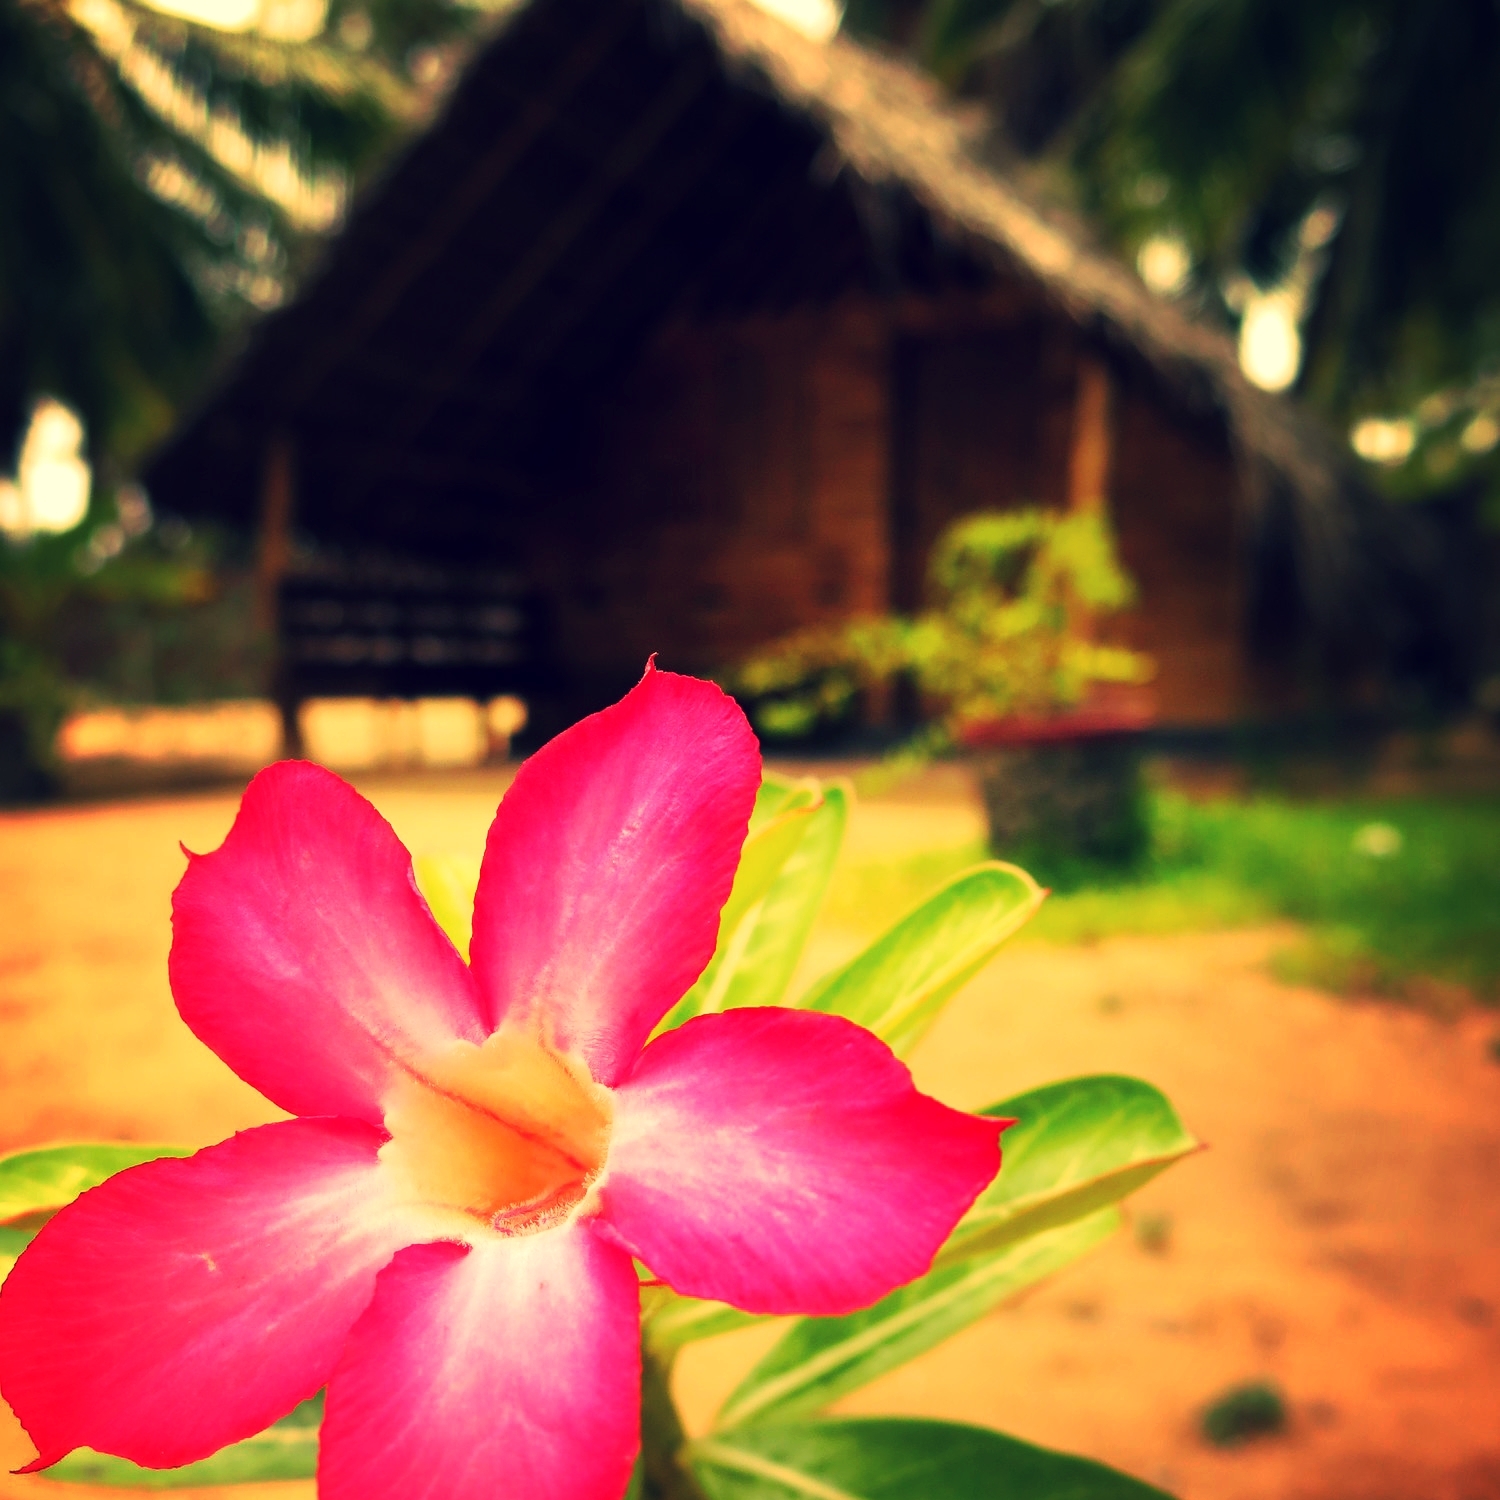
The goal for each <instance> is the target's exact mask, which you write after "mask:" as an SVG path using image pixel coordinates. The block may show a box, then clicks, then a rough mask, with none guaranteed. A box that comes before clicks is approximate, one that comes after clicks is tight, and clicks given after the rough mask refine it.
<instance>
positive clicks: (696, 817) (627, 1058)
mask: <svg viewBox="0 0 1500 1500" xmlns="http://www.w3.org/2000/svg"><path fill="white" fill-rule="evenodd" d="M759 785H760V751H759V747H758V746H757V744H756V740H755V736H754V734H753V733H752V732H751V729H750V725H749V724H748V723H747V722H746V720H745V716H744V714H743V713H741V712H740V709H739V707H738V705H737V704H736V703H735V702H734V701H733V700H732V699H730V698H727V697H726V696H725V695H724V694H723V693H722V692H720V691H719V689H718V688H716V687H715V686H714V685H713V684H712V683H711V682H701V681H699V680H698V679H697V678H693V677H680V676H678V675H676V674H675V673H672V672H658V671H656V670H655V668H654V667H650V666H648V667H647V670H646V675H645V676H644V677H643V678H642V679H641V681H640V683H639V684H637V686H636V687H635V688H633V689H632V690H631V691H630V692H629V693H628V694H627V695H626V696H625V697H624V698H623V699H621V701H620V702H619V703H617V704H615V705H614V707H612V708H607V709H605V710H604V712H603V713H598V714H594V715H593V716H592V717H591V718H588V719H584V720H583V721H582V723H579V724H575V725H574V726H573V727H572V728H571V729H569V730H567V731H566V732H565V733H563V734H560V735H559V736H558V737H557V738H556V739H555V740H553V741H551V743H549V744H547V745H545V746H544V747H543V748H542V749H541V750H539V751H538V752H537V753H536V754H535V755H534V756H532V757H531V759H530V760H528V761H527V762H526V764H525V765H524V766H522V767H521V772H520V775H518V776H517V777H516V780H515V783H514V784H513V785H512V786H511V788H510V790H509V791H508V792H507V793H506V794H505V800H504V801H503V802H501V804H500V811H499V812H498V813H497V814H496V815H495V822H494V826H493V827H492V828H491V829H490V836H489V842H488V845H487V846H486V848H485V852H484V865H483V868H482V870H481V872H480V877H479V893H478V895H477V897H476V898H475V903H474V941H473V949H472V953H473V964H474V975H475V978H476V979H477V980H478V982H479V986H480V989H481V991H482V993H483V994H484V996H485V999H486V1001H487V1002H488V1004H489V1006H490V1007H491V1010H490V1020H491V1023H492V1025H498V1024H499V1022H500V1021H501V1019H502V1018H505V1019H527V1020H537V1021H540V1022H541V1024H542V1026H543V1028H544V1030H546V1031H547V1032H549V1033H550V1041H551V1042H552V1044H553V1045H554V1046H557V1047H559V1048H561V1049H562V1050H564V1051H569V1052H575V1053H577V1054H579V1055H581V1056H582V1057H583V1059H584V1060H585V1061H586V1062H587V1063H588V1065H589V1068H590V1071H591V1072H592V1073H593V1076H594V1078H595V1080H596V1081H597V1082H599V1083H604V1084H611V1083H614V1082H616V1081H617V1080H618V1079H619V1078H622V1077H623V1076H624V1075H625V1074H626V1073H627V1072H628V1071H629V1069H630V1066H631V1064H632V1063H633V1062H634V1061H635V1058H636V1055H637V1054H638V1052H639V1051H640V1048H641V1047H642V1046H643V1045H644V1044H645V1041H646V1038H647V1037H648V1036H649V1035H650V1034H651V1028H652V1027H653V1026H655V1025H656V1023H657V1022H658V1021H659V1020H660V1019H661V1018H662V1016H664V1015H665V1014H666V1012H667V1010H668V1009H669V1008H670V1007H671V1006H672V1005H674V1004H675V1003H676V1002H677V1001H678V1000H679V999H680V998H681V997H682V995H683V994H684V993H686V991H687V989H688V988H689V986H690V985H691V984H692V983H693V981H694V980H695V979H696V978H697V977H698V975H699V974H700V973H702V971H703V968H704V965H705V964H707V962H708V960H709V958H710V957H711V956H712V954H713V950H714V942H715V939H716V938H717V936H718V929H719V909H720V907H722V906H723V905H724V902H725V900H726V898H727V897H728V895H729V887H730V885H731V883H732V882H733V880H734V871H735V866H736V865H737V864H738V863H739V857H740V846H741V845H742V844H743V843H744V840H745V828H746V825H747V824H748V822H749V819H750V809H751V807H752V806H753V805H754V802H755V792H756V788H757V787H758V786H759Z"/></svg>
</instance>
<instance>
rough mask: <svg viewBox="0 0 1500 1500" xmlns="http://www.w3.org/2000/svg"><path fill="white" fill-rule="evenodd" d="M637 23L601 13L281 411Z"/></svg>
mask: <svg viewBox="0 0 1500 1500" xmlns="http://www.w3.org/2000/svg"><path fill="white" fill-rule="evenodd" d="M638 19H639V17H638V15H637V12H636V10H635V8H634V7H633V6H630V5H625V4H617V5H611V6H609V7H608V8H607V10H606V12H605V14H604V16H603V17H602V18H601V19H600V20H599V21H598V22H597V23H596V24H595V25H594V26H593V27H591V28H590V29H589V31H588V32H586V33H585V34H584V36H583V37H582V38H581V39H580V40H579V41H578V43H577V44H576V45H575V46H574V48H573V50H572V52H571V53H570V54H569V56H568V59H567V61H566V63H565V65H564V66H563V67H562V68H560V69H559V70H558V72H557V73H556V74H555V75H554V76H553V78H552V79H551V80H550V82H549V83H548V84H547V86H546V87H545V88H543V89H541V90H540V91H538V92H537V93H536V94H535V95H534V96H532V97H531V98H530V100H529V101H528V103H527V106H526V109H525V111H524V112H523V113H522V115H521V118H520V119H519V120H518V121H517V122H516V124H515V126H514V127H513V128H512V129H511V130H510V131H509V132H508V133H506V134H505V135H502V136H501V137H500V139H499V140H498V141H496V142H495V144H494V145H493V146H491V147H490V149H489V150H488V151H486V152H485V153H484V155H483V156H481V157H480V158H479V160H478V161H477V162H475V163H474V165H473V167H472V168H471V169H470V170H469V172H468V173H467V174H466V175H465V176H464V178H463V179H462V181H460V183H459V184H458V187H457V188H456V189H455V190H454V191H453V192H452V193H451V194H450V195H449V196H448V198H447V201H446V202H444V203H443V204H442V205H441V206H440V207H439V208H438V210H437V212H436V213H434V214H433V216H432V218H431V219H429V220H428V223H427V227H426V228H425V229H424V230H423V232H422V233H421V234H419V235H416V236H414V237H413V238H412V239H411V240H410V241H408V242H407V244H406V245H405V246H404V247H403V249H402V251H401V253H400V254H399V255H397V256H395V257H394V258H393V259H392V261H391V262H390V264H389V265H388V266H387V267H386V268H385V270H384V272H383V273H382V274H381V276H380V277H379V279H378V280H377V281H376V283H375V286H374V288H373V289H372V290H371V292H370V293H369V295H368V296H367V297H365V299H364V300H363V301H362V302H360V303H359V304H358V306H357V307H356V308H355V310H354V313H353V315H352V316H351V317H350V318H349V319H348V320H347V321H346V322H345V323H344V325H343V327H342V328H340V329H338V330H337V331H336V332H335V333H334V334H333V335H332V336H331V337H330V338H328V339H326V340H324V341H323V342H322V344H321V345H320V346H318V347H315V348H314V350H313V351H312V353H311V354H310V356H309V357H308V358H307V360H306V361H304V363H303V365H302V367H301V369H300V370H297V371H295V372H294V373H293V375H292V378H291V379H290V380H289V381H288V382H287V386H286V390H285V404H286V406H288V407H290V406H293V405H295V404H297V403H299V402H302V401H305V400H306V399H307V398H308V396H310V395H311V394H312V393H313V391H314V390H316V389H317V387H318V386H319V385H321V384H322V382H323V381H324V380H326V379H327V378H328V376H329V375H330V374H332V373H333V370H334V368H335V367H336V366H337V365H338V363H339V361H340V360H342V359H343V358H344V357H345V356H346V355H348V354H349V353H351V352H352V351H353V350H354V349H355V348H356V347H357V346H358V345H359V343H360V342H361V341H362V340H364V339H366V338H368V337H369V336H370V334H372V333H373V332H374V331H375V329H376V328H378V327H379V326H380V324H381V323H382V322H383V321H384V320H385V319H386V317H387V316H389V314H390V313H391V312H392V311H393V310H394V309H395V307H396V304H397V303H398V302H399V301H400V300H401V298H402V297H403V296H404V295H405V293H406V292H407V291H408V290H409V289H410V287H411V285H412V283H413V282H415V281H416V279H417V278H418V277H419V276H420V275H421V274H422V273H423V272H424V271H426V270H428V269H429V268H430V267H431V266H432V265H433V264H434V263H435V262H436V261H437V260H438V258H439V257H440V256H441V255H442V253H443V251H444V249H446V248H447V246H448V244H449V242H450V241H451V240H452V239H453V237H454V235H456V234H457V233H458V231H459V230H460V229H462V228H463V226H464V225H465V224H466V223H467V222H468V220H469V219H470V217H471V216H472V215H473V214H474V213H475V212H476V211H477V210H478V209H479V207H480V206H481V205H482V204H483V203H484V202H485V200H486V199H488V198H489V196H490V195H491V194H492V193H493V192H494V191H495V189H496V188H497V187H498V186H499V185H500V183H501V182H502V181H503V180H504V179H505V178H506V176H508V175H509V173H510V172H511V171H512V170H513V169H514V168H515V167H516V166H517V165H518V164H519V163H520V161H521V159H522V158H523V157H524V156H525V155H526V153H527V152H528V151H529V150H530V149H531V148H532V147H533V146H534V145H535V144H536V142H537V141H538V139H539V138H540V137H541V135H542V133H543V131H545V130H546V129H547V128H548V126H549V125H551V124H552V122H553V121H554V120H555V119H556V118H557V117H558V116H559V114H560V113H561V112H562V109H563V106H564V105H565V104H566V103H567V102H568V99H569V97H570V96H571V95H572V94H574V93H575V92H576V91H577V89H578V88H579V86H580V85H582V84H583V83H584V82H585V80H586V79H587V78H588V77H589V75H590V74H591V73H592V72H593V71H594V69H595V68H596V67H598V66H599V65H600V64H601V63H602V62H603V61H604V60H605V58H606V57H607V56H608V54H609V52H610V49H611V48H612V47H614V45H615V43H616V42H618V41H619V39H620V37H621V36H622V35H623V34H624V32H625V31H626V30H627V29H628V27H629V26H630V24H631V23H633V22H635V21H636V20H638Z"/></svg>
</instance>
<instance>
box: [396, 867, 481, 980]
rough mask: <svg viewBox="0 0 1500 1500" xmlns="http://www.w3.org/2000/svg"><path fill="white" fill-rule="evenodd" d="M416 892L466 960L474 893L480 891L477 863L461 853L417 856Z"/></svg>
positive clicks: (415, 871) (467, 957)
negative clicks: (420, 895)
mask: <svg viewBox="0 0 1500 1500" xmlns="http://www.w3.org/2000/svg"><path fill="white" fill-rule="evenodd" d="M412 870H413V872H414V873H415V875H416V877H417V889H418V890H419V891H421V893H422V895H423V897H424V898H425V899H426V902H427V905H428V908H429V909H430V910H431V912H432V915H433V917H434V919H435V920H436V922H437V924H438V926H439V927H441V928H442V929H443V931H444V932H446V933H447V934H448V938H449V941H450V942H452V944H453V946H454V947H455V948H457V949H458V951H459V952H460V953H462V954H463V956H464V962H465V963H467V962H468V959H469V939H470V937H471V936H472V934H473V927H474V892H475V891H477V890H478V889H479V861H478V860H477V859H470V858H466V857H465V856H464V855H462V854H419V855H418V856H417V857H416V858H415V859H414V860H413V861H412Z"/></svg>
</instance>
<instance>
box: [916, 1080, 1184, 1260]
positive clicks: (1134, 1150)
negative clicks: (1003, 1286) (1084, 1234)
mask: <svg viewBox="0 0 1500 1500" xmlns="http://www.w3.org/2000/svg"><path fill="white" fill-rule="evenodd" d="M984 1113H985V1114H987V1115H991V1116H1009V1117H1012V1118H1014V1119H1015V1120H1016V1121H1018V1123H1017V1124H1016V1125H1014V1126H1012V1127H1011V1129H1010V1130H1008V1131H1006V1133H1005V1152H1004V1164H1003V1165H1002V1167H1001V1169H1000V1175H999V1176H998V1177H997V1178H996V1179H995V1180H994V1182H993V1183H991V1184H990V1186H989V1187H988V1188H986V1189H985V1191H984V1192H983V1193H981V1194H980V1196H979V1199H978V1201H977V1202H976V1203H975V1204H974V1206H973V1207H972V1208H971V1209H970V1210H969V1212H968V1213H967V1214H965V1215H964V1217H963V1219H962V1221H961V1222H960V1223H959V1226H958V1228H957V1229H956V1230H955V1231H954V1232H953V1235H952V1237H951V1238H950V1239H949V1241H948V1243H947V1245H945V1246H944V1247H943V1250H942V1251H941V1253H940V1254H939V1256H938V1261H937V1263H938V1265H939V1266H942V1265H946V1264H950V1263H952V1262H953V1261H955V1260H961V1259H963V1258H964V1257H966V1256H970V1255H976V1254H982V1253H985V1252H987V1251H991V1250H996V1249H999V1248H1000V1247H1001V1246H1003V1245H1008V1244H1012V1243H1014V1242H1015V1241H1017V1240H1020V1239H1024V1238H1025V1237H1026V1236H1027V1235H1032V1234H1036V1233H1038V1232H1039V1231H1041V1230H1045V1229H1050V1228H1052V1227H1053V1226H1055V1225H1058V1224H1066V1223H1069V1222H1071V1221H1072V1220H1074V1219H1077V1218H1079V1217H1081V1216H1082V1215H1084V1214H1088V1213H1092V1212H1093V1211H1094V1210H1096V1209H1099V1208H1103V1207H1104V1206H1105V1205H1106V1204H1110V1203H1117V1202H1118V1201H1119V1200H1120V1199H1121V1198H1123V1197H1125V1196H1126V1194H1128V1193H1133V1192H1135V1190H1136V1189H1137V1188H1139V1187H1142V1186H1144V1185H1145V1184H1146V1183H1148V1182H1149V1181H1150V1180H1151V1179H1152V1178H1153V1177H1155V1176H1157V1175H1158V1174H1159V1173H1161V1172H1164V1171H1165V1170H1166V1169H1167V1168H1168V1167H1169V1166H1171V1165H1172V1163H1173V1162H1175V1161H1180V1160H1181V1159H1182V1158H1183V1157H1184V1156H1187V1155H1190V1154H1191V1153H1192V1152H1194V1151H1196V1150H1198V1149H1199V1143H1198V1142H1197V1141H1196V1140H1194V1138H1193V1137H1192V1136H1191V1135H1189V1134H1188V1132H1187V1130H1186V1129H1184V1127H1183V1124H1182V1121H1181V1120H1179V1119H1178V1117H1177V1112H1176V1111H1175V1110H1174V1109H1173V1108H1172V1106H1171V1105H1170V1104H1169V1103H1168V1102H1167V1100H1166V1098H1165V1096H1164V1095H1163V1094H1162V1093H1161V1091H1160V1090H1159V1089H1154V1088H1152V1087H1151V1085H1150V1084H1149V1083H1143V1082H1141V1080H1140V1079H1138V1078H1124V1077H1120V1076H1119V1075H1116V1074H1098V1075H1094V1076H1091V1077H1087V1078H1070V1079H1066V1080H1064V1081H1063V1082H1062V1083H1050V1084H1048V1085H1046V1086H1045V1087H1044V1088H1039V1089H1032V1090H1030V1091H1029V1092H1027V1093H1024V1094H1017V1095H1015V1097H1013V1098H1010V1099H1004V1100H1002V1101H1001V1102H1000V1103H999V1104H992V1105H991V1106H990V1107H989V1108H988V1109H986V1110H985V1111H984Z"/></svg>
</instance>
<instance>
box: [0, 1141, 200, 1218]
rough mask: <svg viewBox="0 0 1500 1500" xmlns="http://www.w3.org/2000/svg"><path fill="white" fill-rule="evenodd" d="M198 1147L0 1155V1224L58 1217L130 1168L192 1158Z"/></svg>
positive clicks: (47, 1149)
mask: <svg viewBox="0 0 1500 1500" xmlns="http://www.w3.org/2000/svg"><path fill="white" fill-rule="evenodd" d="M195 1149H196V1148H195V1147H193V1146H162V1145H152V1146H140V1145H133V1144H124V1143H117V1142H108V1143H90V1142H84V1143H80V1144H78V1145H73V1146H43V1147H42V1148H41V1149H39V1150H35V1151H18V1152H16V1153H15V1154H14V1155H13V1156H5V1157H0V1223H4V1222H5V1221H7V1220H10V1219H19V1218H22V1217H24V1216H26V1215H28V1214H40V1213H55V1212H56V1211H57V1210H58V1209H60V1208H64V1207H66V1206H67V1205H68V1204H69V1203H71V1202H72V1201H73V1200H74V1199H75V1198H76V1197H77V1196H78V1195H79V1194H80V1193H82V1192H85V1191H87V1190H88V1189H89V1188H91V1187H98V1186H99V1184H100V1183H101V1182H103V1181H104V1180H105V1179H106V1178H107V1177H113V1176H114V1175H115V1173H116V1172H123V1171H124V1170H125V1168H126V1167H135V1166H139V1165H140V1164H141V1163H142V1162H143V1161H155V1160H156V1159H157V1158H158V1157H160V1156H191V1155H192V1154H193V1151H194V1150H195Z"/></svg>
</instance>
